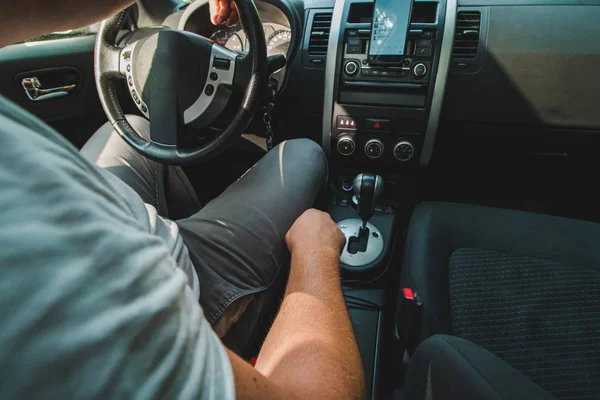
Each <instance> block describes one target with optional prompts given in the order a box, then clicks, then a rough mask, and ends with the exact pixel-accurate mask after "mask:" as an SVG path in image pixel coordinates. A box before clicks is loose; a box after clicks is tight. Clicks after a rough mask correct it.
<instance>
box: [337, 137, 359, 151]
mask: <svg viewBox="0 0 600 400" xmlns="http://www.w3.org/2000/svg"><path fill="white" fill-rule="evenodd" d="M337 149H338V151H339V152H340V154H341V155H343V156H349V155H352V153H354V150H355V149H356V145H355V144H354V140H353V139H352V138H351V137H349V136H342V137H341V138H339V139H338V142H337Z"/></svg>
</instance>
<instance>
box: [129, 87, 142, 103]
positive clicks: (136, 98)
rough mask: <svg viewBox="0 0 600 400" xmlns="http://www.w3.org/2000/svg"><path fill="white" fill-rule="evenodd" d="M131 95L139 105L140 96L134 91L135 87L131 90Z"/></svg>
mask: <svg viewBox="0 0 600 400" xmlns="http://www.w3.org/2000/svg"><path fill="white" fill-rule="evenodd" d="M131 97H133V100H134V101H135V102H136V103H137V104H138V105H139V104H140V103H141V102H142V101H141V100H140V97H139V96H138V94H137V92H136V91H135V89H133V90H132V91H131Z"/></svg>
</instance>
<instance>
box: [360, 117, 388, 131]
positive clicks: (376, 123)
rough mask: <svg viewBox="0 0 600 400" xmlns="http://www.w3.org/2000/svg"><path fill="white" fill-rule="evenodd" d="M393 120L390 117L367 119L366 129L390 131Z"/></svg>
mask: <svg viewBox="0 0 600 400" xmlns="http://www.w3.org/2000/svg"><path fill="white" fill-rule="evenodd" d="M391 123H392V122H391V121H390V120H389V119H375V118H367V119H365V130H366V131H374V132H389V131H390V125H391Z"/></svg>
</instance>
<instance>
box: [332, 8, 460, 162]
mask: <svg viewBox="0 0 600 400" xmlns="http://www.w3.org/2000/svg"><path fill="white" fill-rule="evenodd" d="M374 10H375V4H374V3H373V2H372V1H364V0H343V1H336V3H335V9H334V12H333V19H332V25H331V31H330V37H329V45H328V53H327V66H326V78H325V84H326V87H325V104H324V120H323V143H322V145H323V148H324V149H325V151H326V152H327V153H328V154H329V155H330V158H331V160H332V161H333V162H334V163H336V162H338V163H345V164H352V165H364V166H369V167H374V168H378V167H385V168H392V169H395V170H398V169H402V168H406V167H411V166H413V167H414V166H427V165H428V163H429V160H430V158H431V151H432V148H433V142H434V140H435V134H436V131H437V128H438V123H439V118H440V112H441V105H442V100H443V96H444V92H445V86H446V78H447V75H448V70H449V63H450V58H451V52H452V41H453V38H454V29H455V16H456V0H448V1H446V0H439V1H431V0H427V1H420V0H417V1H415V2H414V5H413V8H412V18H411V23H410V24H409V26H407V27H406V29H407V31H408V36H407V41H406V46H405V50H404V57H403V60H401V62H400V63H396V64H393V65H381V64H379V63H377V64H376V63H374V62H373V61H372V59H371V58H370V57H369V47H370V46H371V45H372V43H371V42H372V33H373V31H374V30H375V29H377V28H374V27H373V26H372V25H373V24H372V20H373V13H374Z"/></svg>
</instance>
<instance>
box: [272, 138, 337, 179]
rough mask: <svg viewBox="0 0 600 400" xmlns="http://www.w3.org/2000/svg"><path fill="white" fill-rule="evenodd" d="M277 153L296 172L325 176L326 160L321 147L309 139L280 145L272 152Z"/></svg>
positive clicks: (295, 140)
mask: <svg viewBox="0 0 600 400" xmlns="http://www.w3.org/2000/svg"><path fill="white" fill-rule="evenodd" d="M273 151H274V152H278V153H279V154H280V155H281V157H282V159H283V161H284V163H285V164H286V165H290V166H292V167H293V168H298V169H297V170H298V171H303V172H313V173H316V174H320V175H322V176H323V179H325V176H326V175H327V158H326V157H325V153H324V152H323V149H322V148H321V146H319V145H318V144H317V143H316V142H314V141H312V140H310V139H293V140H287V141H285V142H283V143H281V144H280V145H279V146H278V147H277V148H275V149H274V150H273Z"/></svg>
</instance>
